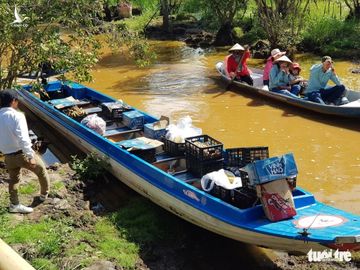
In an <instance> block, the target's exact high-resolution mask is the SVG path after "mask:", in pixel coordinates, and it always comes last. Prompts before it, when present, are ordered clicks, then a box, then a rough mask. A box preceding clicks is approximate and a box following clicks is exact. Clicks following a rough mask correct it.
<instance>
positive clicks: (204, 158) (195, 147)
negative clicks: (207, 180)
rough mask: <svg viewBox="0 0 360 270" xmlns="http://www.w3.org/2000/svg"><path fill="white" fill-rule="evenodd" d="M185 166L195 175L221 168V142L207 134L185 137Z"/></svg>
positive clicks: (199, 175) (198, 175) (200, 175)
mask: <svg viewBox="0 0 360 270" xmlns="http://www.w3.org/2000/svg"><path fill="white" fill-rule="evenodd" d="M185 156H186V167H187V169H188V171H190V172H191V173H193V174H194V175H195V176H197V177H202V176H203V175H205V174H207V173H209V172H212V171H217V170H220V169H222V168H223V161H224V159H223V144H222V143H221V142H219V141H217V140H215V139H213V138H211V137H210V136H208V135H200V136H195V137H190V138H186V139H185Z"/></svg>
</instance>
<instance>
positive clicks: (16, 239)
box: [0, 163, 360, 270]
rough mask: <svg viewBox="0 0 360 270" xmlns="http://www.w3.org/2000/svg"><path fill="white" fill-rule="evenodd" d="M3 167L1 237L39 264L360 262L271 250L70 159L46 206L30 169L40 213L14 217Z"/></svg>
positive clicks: (330, 265) (28, 198)
mask: <svg viewBox="0 0 360 270" xmlns="http://www.w3.org/2000/svg"><path fill="white" fill-rule="evenodd" d="M0 167H1V169H0V194H1V196H0V198H1V202H0V212H1V215H0V228H1V229H0V238H2V239H3V240H4V241H6V242H7V243H8V244H10V245H11V246H12V247H13V248H14V249H15V250H16V251H17V252H18V253H19V254H21V255H22V256H23V257H24V258H25V259H26V260H28V261H29V262H30V263H31V265H33V266H34V267H35V268H36V269H49V270H52V269H114V270H115V269H138V270H145V269H175V270H176V269H236V267H239V262H242V261H246V263H247V264H248V265H247V269H279V270H281V269H284V270H285V269H304V270H305V269H357V268H358V267H360V256H359V254H356V253H353V254H352V255H353V261H352V262H351V263H337V262H324V263H309V262H308V260H307V257H305V256H300V257H295V256H289V255H287V254H285V253H278V252H276V253H273V252H271V251H266V252H265V253H264V251H263V250H262V249H259V248H256V247H253V246H250V245H245V244H242V243H238V242H235V241H232V240H230V239H226V238H223V237H220V236H217V235H215V234H212V233H210V232H207V231H205V230H202V229H200V228H198V227H196V226H193V225H191V224H189V223H187V222H185V221H183V220H181V219H179V218H177V217H175V216H173V215H171V214H170V213H168V212H166V211H164V210H162V209H161V208H159V207H157V206H155V205H154V204H153V203H151V202H150V201H148V200H146V199H144V198H142V197H140V196H139V195H137V194H136V193H135V192H133V191H132V190H130V189H129V188H127V187H126V186H124V185H122V184H121V183H120V182H119V181H118V180H116V179H114V178H113V177H112V176H110V175H104V176H102V177H101V178H100V179H98V180H97V181H92V180H89V181H85V182H83V181H80V180H79V178H78V177H77V176H76V174H75V172H74V171H73V170H72V169H71V168H70V167H69V165H68V164H54V165H52V166H50V167H49V168H48V170H49V173H50V177H51V182H52V191H51V194H50V198H49V199H48V200H47V201H45V202H44V203H42V204H39V203H38V202H37V200H36V195H37V192H38V190H37V189H38V186H37V182H36V180H35V179H34V178H35V176H34V175H33V174H32V173H30V172H28V171H26V170H24V171H23V180H22V184H21V187H20V198H21V201H22V203H24V204H26V205H32V206H33V207H34V209H35V211H34V212H33V213H31V214H29V215H18V214H9V213H8V212H7V200H8V195H7V183H6V182H7V179H8V175H7V173H6V171H5V169H4V164H3V163H1V164H0ZM34 198H35V199H34ZM220 246H221V247H222V248H221V249H218V248H217V247H220ZM270 253H271V255H270V256H269V255H267V254H270ZM260 258H261V259H260ZM270 258H271V259H270ZM241 265H242V266H243V263H242V264H241ZM86 267H87V268H86Z"/></svg>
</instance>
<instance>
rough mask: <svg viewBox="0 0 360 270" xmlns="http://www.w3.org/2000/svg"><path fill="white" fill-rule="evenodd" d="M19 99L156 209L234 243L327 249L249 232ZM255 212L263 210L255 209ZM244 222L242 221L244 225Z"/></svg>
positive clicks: (203, 197) (35, 103)
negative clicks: (102, 158) (96, 157)
mask: <svg viewBox="0 0 360 270" xmlns="http://www.w3.org/2000/svg"><path fill="white" fill-rule="evenodd" d="M20 100H21V102H22V103H23V104H24V105H25V106H26V107H27V108H28V109H29V110H31V111H32V112H33V113H35V114H36V115H37V116H38V117H40V118H41V119H43V120H44V121H45V122H47V123H48V124H49V125H50V126H52V127H53V128H55V129H56V130H58V131H59V132H60V133H61V134H63V135H64V136H65V137H66V138H68V139H69V140H71V141H72V142H73V143H75V145H77V146H78V147H79V148H80V149H81V150H82V151H84V152H86V153H90V152H93V153H96V154H98V155H100V156H105V157H107V159H108V161H109V163H110V165H111V169H110V171H111V172H112V173H113V175H114V176H116V177H117V178H118V179H119V180H120V181H122V182H123V183H124V184H126V185H127V186H129V187H130V188H132V189H133V190H135V191H136V192H138V193H140V194H141V195H143V196H144V197H146V198H148V199H150V200H151V201H153V202H154V203H156V204H158V205H159V206H161V207H163V208H165V209H166V210H168V211H170V212H172V213H174V214H175V215H177V216H179V217H181V218H183V219H185V220H187V221H189V222H191V223H193V224H195V225H198V226H200V227H202V228H205V229H207V230H209V231H212V232H214V233H217V234H220V235H223V236H225V237H228V238H231V239H234V240H237V241H241V242H245V243H249V244H254V245H258V246H262V247H267V248H272V249H279V250H285V251H289V252H297V253H307V252H308V251H309V250H310V249H312V250H324V249H325V248H326V247H325V246H324V244H323V243H321V242H318V241H316V240H314V239H307V240H306V241H304V239H303V238H302V237H297V236H296V235H295V236H285V237H284V236H278V235H275V234H273V233H271V230H270V233H262V232H259V231H257V230H256V228H254V229H248V228H246V226H245V227H242V226H237V224H236V223H239V222H241V221H242V219H241V212H239V209H233V208H234V207H230V208H229V207H226V208H224V207H225V206H224V205H225V203H223V202H221V203H219V202H218V201H219V199H213V198H209V197H211V196H209V195H208V194H206V193H205V192H202V191H201V192H199V191H196V192H194V188H193V187H190V186H189V185H186V184H178V183H176V182H174V181H172V180H171V179H170V177H167V176H165V177H163V176H162V175H161V174H159V176H158V177H157V178H159V179H160V178H162V179H161V181H159V182H162V183H163V186H161V185H160V184H159V182H156V181H158V180H159V179H156V180H153V179H151V177H152V175H157V172H156V171H155V170H154V172H153V173H149V172H148V171H149V165H148V164H142V163H144V162H142V161H141V162H142V163H136V162H137V160H136V159H137V158H136V157H134V156H133V155H130V154H128V153H126V154H128V156H126V157H127V160H125V161H124V160H123V161H124V162H120V161H119V159H118V158H117V155H114V154H111V150H109V152H107V151H104V147H99V146H98V145H97V144H96V143H94V141H92V140H91V139H90V138H89V137H80V136H79V132H78V128H80V129H82V128H83V127H82V126H81V125H79V127H77V124H74V123H72V122H73V121H71V120H70V121H69V120H67V119H66V117H65V118H61V117H58V116H57V114H58V112H57V111H56V110H54V111H53V112H52V111H51V110H50V111H49V109H48V108H45V107H46V105H44V104H42V101H40V100H39V99H38V98H36V97H34V96H33V95H31V94H30V93H29V92H27V91H26V90H22V91H20ZM96 136H97V135H96ZM105 148H106V147H105ZM109 149H110V148H109ZM132 163H134V164H135V165H136V164H137V166H138V167H139V168H138V170H134V169H133V167H131V166H130V165H128V164H132ZM142 166H143V167H142ZM155 178H156V176H155ZM152 181H153V182H152ZM169 190H172V191H173V192H178V193H177V194H175V195H174V194H171V193H170V192H169ZM189 192H190V193H191V192H192V193H193V195H194V196H195V197H194V196H192V197H191V198H189V197H186V196H184V194H185V195H186V194H188V193H189ZM212 200H214V202H212ZM211 203H214V204H220V206H217V207H223V208H219V209H220V211H218V212H214V211H213V212H211V211H206V210H205V209H206V208H205V207H206V205H208V206H211ZM314 203H315V201H314ZM226 211H228V212H229V214H228V215H227V216H230V218H229V219H228V220H226ZM256 211H262V210H261V209H260V208H258V209H256ZM222 213H224V216H220V214H222ZM236 215H238V217H236ZM232 219H234V220H232ZM245 221H246V220H245V219H244V222H245ZM261 222H263V221H261ZM257 226H259V227H261V226H263V225H261V224H260V225H257ZM308 240H310V241H308ZM327 242H329V240H325V241H324V243H325V244H326V243H327Z"/></svg>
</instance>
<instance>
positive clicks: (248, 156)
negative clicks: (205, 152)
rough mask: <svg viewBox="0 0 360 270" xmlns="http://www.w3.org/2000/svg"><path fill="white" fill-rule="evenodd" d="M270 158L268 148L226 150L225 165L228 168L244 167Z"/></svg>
mask: <svg viewBox="0 0 360 270" xmlns="http://www.w3.org/2000/svg"><path fill="white" fill-rule="evenodd" d="M266 158H269V148H268V147H267V146H258V147H241V148H230V149H226V154H225V164H226V166H227V167H238V168H241V167H244V166H245V165H246V164H249V163H251V162H254V161H255V160H260V159H266Z"/></svg>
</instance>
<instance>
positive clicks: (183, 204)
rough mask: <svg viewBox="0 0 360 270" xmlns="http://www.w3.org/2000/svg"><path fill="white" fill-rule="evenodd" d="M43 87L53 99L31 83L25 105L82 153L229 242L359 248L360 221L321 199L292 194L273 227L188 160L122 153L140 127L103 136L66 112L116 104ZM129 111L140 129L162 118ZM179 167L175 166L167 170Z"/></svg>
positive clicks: (65, 88) (82, 89) (258, 208)
mask: <svg viewBox="0 0 360 270" xmlns="http://www.w3.org/2000/svg"><path fill="white" fill-rule="evenodd" d="M45 89H46V91H47V92H48V94H49V95H50V97H52V99H50V100H47V101H43V100H41V99H40V98H39V97H38V95H35V94H34V93H33V92H31V87H30V86H27V87H23V88H21V89H20V90H19V96H20V101H21V103H22V104H24V105H25V106H26V107H27V108H28V109H29V110H31V111H32V112H34V113H35V114H36V115H37V116H38V117H39V118H41V119H43V120H44V121H45V122H47V123H48V124H49V125H51V126H52V127H54V128H55V129H56V130H58V131H60V132H61V133H62V134H63V135H64V136H66V138H68V139H70V140H71V141H72V142H74V143H75V144H76V145H77V146H78V147H79V148H80V149H82V150H83V151H84V152H86V153H90V152H94V153H96V154H98V155H100V156H105V157H106V158H107V160H108V162H109V163H110V165H111V169H110V171H111V173H113V175H114V176H116V177H117V178H118V179H119V180H120V181H122V182H123V183H125V184H126V185H128V186H129V187H130V188H132V189H133V190H135V191H137V192H138V193H140V194H141V195H143V196H144V197H146V198H149V199H150V200H151V201H153V202H154V203H156V204H158V205H159V206H161V207H163V208H164V209H166V210H168V211H170V212H172V213H173V214H175V215H177V216H179V217H181V218H183V219H185V220H187V221H189V222H191V223H193V224H195V225H198V226H200V227H202V228H205V229H207V230H209V231H212V232H214V233H217V234H220V235H223V236H225V237H228V238H232V239H235V240H237V241H241V242H245V243H249V244H254V245H257V246H261V247H266V248H271V249H277V250H284V251H289V252H296V253H302V254H305V253H307V252H309V250H311V249H312V250H319V251H323V250H324V249H328V248H331V249H339V250H359V249H360V217H359V216H357V215H354V214H351V213H348V212H345V211H342V210H339V209H336V208H334V207H331V206H328V205H326V204H323V203H321V202H318V201H317V200H316V199H315V198H314V195H313V194H311V193H309V192H307V191H305V190H303V189H301V188H299V187H297V188H296V189H294V190H293V193H292V194H293V198H294V204H295V208H296V212H297V214H296V215H295V216H294V217H292V218H290V219H287V220H281V221H277V222H271V221H269V220H268V219H267V218H266V217H265V215H264V211H263V208H262V205H261V204H254V205H251V206H249V207H246V208H239V207H237V206H235V205H233V204H231V203H229V202H226V201H224V200H222V199H220V198H219V197H216V196H214V195H212V194H210V193H207V192H205V191H203V190H202V189H201V187H199V181H200V178H199V177H198V176H196V175H194V174H193V173H191V172H190V171H189V170H187V169H186V166H185V163H186V159H185V157H184V156H170V155H167V154H165V153H161V151H160V152H159V151H156V153H155V154H154V157H155V159H154V160H152V158H148V157H147V156H141V155H138V153H136V152H132V151H127V150H126V149H124V147H123V146H121V144H123V145H124V144H125V143H124V142H126V141H129V140H131V139H134V138H139V137H142V136H143V135H144V131H143V129H142V128H141V125H140V126H136V125H135V126H133V127H132V128H129V127H127V126H125V125H123V122H124V119H123V120H120V119H119V120H118V121H117V125H116V127H115V126H114V125H109V126H108V127H107V129H106V131H105V133H104V134H103V135H100V134H99V133H97V132H95V131H93V130H92V129H90V128H88V127H86V126H85V125H84V124H81V123H80V122H79V121H77V120H74V119H73V118H71V117H69V116H68V115H66V114H65V113H64V108H66V107H71V106H72V105H74V104H79V106H80V105H81V106H83V105H85V104H87V105H86V106H85V107H84V108H85V109H84V110H86V111H91V112H96V111H99V110H100V109H99V108H100V105H99V104H104V103H105V104H106V103H113V102H116V100H115V99H113V98H111V97H109V96H107V95H105V94H102V93H100V92H98V91H96V90H93V89H90V88H88V87H86V86H83V85H81V84H78V83H74V82H69V81H68V82H61V81H55V82H51V83H49V84H48V85H47V86H46V87H45ZM54 93H60V94H62V95H64V96H65V97H66V98H65V99H64V96H62V97H61V96H56V95H54ZM59 97H60V98H59ZM127 109H129V110H130V111H129V112H131V111H132V112H133V114H134V112H135V114H138V115H139V114H142V115H143V119H142V121H143V124H151V123H154V122H156V121H158V119H156V118H155V117H152V116H151V115H149V114H147V113H144V112H141V111H139V110H137V109H135V108H133V107H131V108H127ZM135 124H136V123H135ZM137 124H139V123H137ZM140 124H141V123H140ZM128 125H129V123H128ZM145 152H146V151H145ZM175 162H176V163H177V164H178V165H179V166H178V169H175V170H170V169H172V165H173V164H174V163H175ZM225 163H226V159H225ZM214 169H215V168H214Z"/></svg>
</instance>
